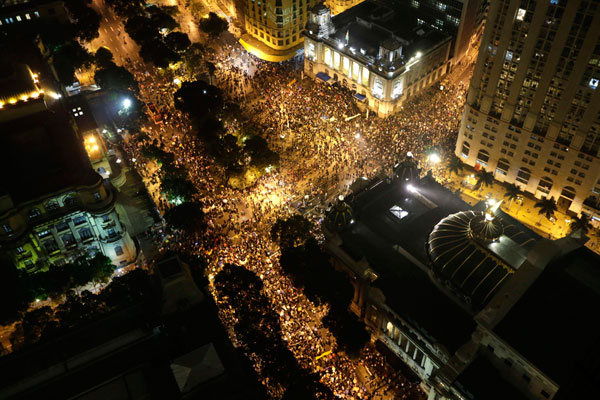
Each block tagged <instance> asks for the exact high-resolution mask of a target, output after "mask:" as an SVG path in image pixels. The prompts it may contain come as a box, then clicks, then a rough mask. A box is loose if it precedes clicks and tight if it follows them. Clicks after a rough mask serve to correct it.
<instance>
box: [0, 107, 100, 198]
mask: <svg viewBox="0 0 600 400" xmlns="http://www.w3.org/2000/svg"><path fill="white" fill-rule="evenodd" d="M0 112H10V110H1V111H0ZM0 155H1V157H2V160H3V161H4V165H5V166H7V167H8V168H10V172H8V173H5V174H4V175H3V178H2V182H1V183H0V192H2V193H5V194H9V195H10V196H11V198H12V199H13V202H14V203H15V204H18V203H21V202H26V201H28V200H32V199H35V198H37V197H41V196H45V195H48V194H51V193H54V192H58V191H61V190H66V189H68V188H70V187H77V186H81V185H93V184H94V183H96V182H98V180H99V179H100V176H99V175H98V174H97V173H96V172H95V171H94V170H93V169H92V167H91V165H90V161H89V159H88V156H87V154H86V153H85V149H84V148H83V144H82V141H81V138H80V137H79V136H78V135H77V134H76V132H75V131H74V129H73V128H72V126H71V125H70V122H69V117H68V115H67V114H66V113H65V112H64V111H60V110H58V111H55V112H54V111H49V110H46V111H42V112H39V113H35V114H32V115H28V116H26V117H22V118H18V119H14V120H11V121H9V122H6V123H3V124H1V125H0Z"/></svg>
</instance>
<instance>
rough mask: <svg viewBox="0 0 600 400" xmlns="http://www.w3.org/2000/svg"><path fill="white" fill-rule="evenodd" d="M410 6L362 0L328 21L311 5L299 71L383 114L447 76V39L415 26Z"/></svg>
mask: <svg viewBox="0 0 600 400" xmlns="http://www.w3.org/2000/svg"><path fill="white" fill-rule="evenodd" d="M413 13H414V10H413V9H412V8H411V7H400V6H398V7H395V8H392V7H391V6H389V7H388V6H384V5H381V4H379V3H376V2H374V1H365V2H362V3H360V4H358V5H357V6H354V7H352V8H350V9H348V10H346V11H345V12H343V13H341V14H339V15H337V16H335V17H331V13H330V11H329V9H327V8H326V7H325V6H323V5H318V6H315V7H314V8H313V9H312V11H311V12H310V15H309V22H308V24H307V25H306V29H305V31H304V37H305V39H304V57H305V59H304V71H305V72H306V73H307V75H309V76H312V77H315V78H316V79H319V80H322V81H325V82H327V83H330V84H331V83H335V82H337V83H340V84H341V85H343V86H345V87H347V88H349V89H351V90H352V91H354V92H355V97H356V98H357V100H358V101H360V102H364V103H366V105H367V106H368V107H369V108H370V109H371V110H373V111H375V112H376V113H377V114H379V115H382V116H385V115H390V114H393V113H395V112H396V111H398V110H399V109H400V108H401V107H402V103H403V102H404V101H405V100H406V99H408V98H409V97H411V96H414V95H415V94H417V93H419V92H420V91H422V90H424V89H426V88H428V87H429V86H430V85H431V84H433V83H434V82H436V81H438V80H439V79H440V78H441V77H442V76H444V75H445V74H446V72H447V67H448V60H449V56H450V47H451V44H452V40H451V37H450V36H449V35H447V34H445V33H444V32H442V31H439V30H436V29H433V28H431V27H428V26H426V25H424V24H420V23H419V22H418V18H417V17H416V16H414V15H413Z"/></svg>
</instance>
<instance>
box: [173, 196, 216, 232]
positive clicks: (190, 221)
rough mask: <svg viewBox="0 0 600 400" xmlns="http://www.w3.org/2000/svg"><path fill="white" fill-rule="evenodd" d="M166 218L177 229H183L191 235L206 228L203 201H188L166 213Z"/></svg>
mask: <svg viewBox="0 0 600 400" xmlns="http://www.w3.org/2000/svg"><path fill="white" fill-rule="evenodd" d="M165 220H166V221H167V223H168V224H169V225H170V226H172V227H173V228H175V229H181V230H182V231H184V232H186V233H187V234H189V235H192V236H196V235H197V234H199V233H201V232H203V231H204V230H205V229H206V221H205V219H204V211H203V210H202V203H199V202H194V201H186V202H185V203H182V204H179V205H177V206H175V207H173V208H171V209H169V210H168V211H167V212H166V213H165Z"/></svg>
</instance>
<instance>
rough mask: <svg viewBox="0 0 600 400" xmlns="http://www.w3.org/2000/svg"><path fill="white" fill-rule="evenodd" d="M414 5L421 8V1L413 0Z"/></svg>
mask: <svg viewBox="0 0 600 400" xmlns="http://www.w3.org/2000/svg"><path fill="white" fill-rule="evenodd" d="M412 6H413V7H414V8H419V6H420V4H419V2H418V1H417V0H412Z"/></svg>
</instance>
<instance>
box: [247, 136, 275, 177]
mask: <svg viewBox="0 0 600 400" xmlns="http://www.w3.org/2000/svg"><path fill="white" fill-rule="evenodd" d="M244 150H245V151H246V153H248V155H249V156H250V159H251V164H252V165H253V166H255V167H257V168H259V169H261V170H262V169H264V168H266V167H269V166H271V167H277V166H278V165H279V155H278V154H277V153H275V152H274V151H273V150H271V149H270V148H269V145H268V143H267V141H266V140H265V139H263V138H262V137H260V136H258V135H255V136H252V137H250V138H249V139H247V140H246V141H245V142H244Z"/></svg>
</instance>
